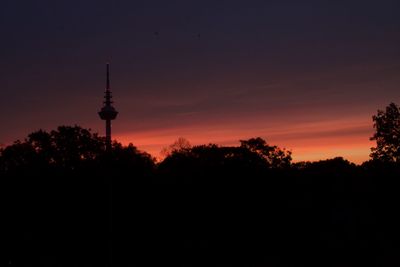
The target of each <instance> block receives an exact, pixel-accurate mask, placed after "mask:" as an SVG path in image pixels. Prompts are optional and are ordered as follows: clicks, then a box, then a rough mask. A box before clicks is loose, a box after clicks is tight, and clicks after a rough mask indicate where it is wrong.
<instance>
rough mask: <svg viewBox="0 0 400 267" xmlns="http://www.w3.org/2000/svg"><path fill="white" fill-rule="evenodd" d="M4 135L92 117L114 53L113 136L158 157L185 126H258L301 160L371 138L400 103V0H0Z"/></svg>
mask: <svg viewBox="0 0 400 267" xmlns="http://www.w3.org/2000/svg"><path fill="white" fill-rule="evenodd" d="M1 5H2V7H1V9H0V34H1V42H0V53H1V54H0V55H1V60H0V73H1V75H0V85H1V90H2V91H1V93H2V94H1V95H2V96H1V98H0V99H1V104H0V114H1V115H0V125H1V129H0V144H3V145H8V144H11V143H12V142H13V141H15V140H17V139H24V138H25V137H26V136H27V135H28V134H29V133H30V132H33V131H35V130H38V129H45V130H51V129H55V128H56V127H57V126H59V125H74V124H77V125H80V126H82V127H85V128H91V129H92V130H93V131H94V132H99V133H100V134H104V122H103V121H101V120H100V119H99V118H98V114H97V112H98V111H99V109H100V108H101V104H102V101H103V99H102V98H103V94H104V88H105V64H106V63H107V62H109V63H110V65H111V89H112V91H113V95H114V101H115V107H116V109H117V110H118V111H119V115H118V118H117V120H115V121H114V122H113V138H115V139H117V140H118V141H120V142H123V143H124V144H128V143H133V144H134V145H136V146H137V147H138V148H139V149H142V150H145V151H147V152H149V153H151V154H152V155H153V156H156V157H159V156H160V153H159V152H160V151H161V150H162V148H163V147H166V146H168V145H169V144H171V143H173V142H174V141H175V140H176V139H178V138H179V137H184V138H186V139H188V140H189V142H191V143H192V144H193V145H196V144H208V143H217V144H220V145H238V144H239V140H241V139H247V138H251V137H258V136H260V137H262V138H264V139H266V140H267V142H268V143H269V144H272V145H278V146H280V147H284V148H286V149H289V150H292V152H293V158H294V160H295V161H303V160H319V159H326V158H332V157H335V156H343V157H345V158H346V159H349V160H350V161H353V162H356V163H360V162H362V161H365V160H367V159H368V157H369V153H370V148H371V147H372V146H373V145H374V143H373V142H371V141H370V140H369V138H370V137H371V136H372V134H373V130H374V129H373V127H372V124H373V122H372V115H374V114H375V113H376V111H377V110H378V109H384V108H385V107H386V106H387V105H388V104H389V103H390V102H395V103H398V104H400V16H399V15H398V14H399V11H400V1H398V0H380V1H377V0H376V1H369V0H364V1H356V0H347V1H340V0H339V1H324V0H318V1H307V0H305V1H298V0H297V1H289V0H279V1H278V0H271V1H269V0H263V1H261V0H254V1H250V0H243V1H235V0H230V1H225V0H220V1H218V0H213V1H209V0H201V1H196V0H191V1H188V0H185V1H183V0H182V1H173V0H169V1H165V0H144V1H139V0H137V1H103V0H96V1H94V0H86V1H84V0H79V1H76V0H70V1H63V0H60V1H52V0H41V1H40V0H39V1H23V0H19V1H18V0H2V4H1Z"/></svg>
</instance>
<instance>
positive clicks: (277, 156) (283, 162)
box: [240, 137, 292, 168]
mask: <svg viewBox="0 0 400 267" xmlns="http://www.w3.org/2000/svg"><path fill="white" fill-rule="evenodd" d="M240 143H241V147H243V148H246V149H248V150H250V151H252V152H255V153H257V154H258V155H260V156H261V157H262V158H263V159H264V160H265V162H266V163H267V165H268V166H269V167H272V168H286V167H289V166H290V163H291V161H292V152H291V151H287V150H285V149H280V148H279V147H277V146H270V145H268V144H267V142H266V141H265V140H264V139H262V138H260V137H257V138H251V139H248V140H240Z"/></svg>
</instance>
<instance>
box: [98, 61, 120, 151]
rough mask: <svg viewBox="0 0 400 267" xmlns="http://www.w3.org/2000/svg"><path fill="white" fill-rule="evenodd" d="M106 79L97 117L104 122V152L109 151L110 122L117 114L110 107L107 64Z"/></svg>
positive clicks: (110, 96)
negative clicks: (101, 104)
mask: <svg viewBox="0 0 400 267" xmlns="http://www.w3.org/2000/svg"><path fill="white" fill-rule="evenodd" d="M106 71H107V78H106V91H105V94H104V102H103V107H102V108H101V110H100V111H99V116H100V118H101V119H102V120H104V121H106V150H107V151H108V152H109V151H111V121H112V120H115V119H116V117H117V115H118V112H117V111H116V110H115V108H114V107H113V106H112V103H113V102H112V101H111V99H112V94H111V89H110V65H109V64H108V63H107V66H106Z"/></svg>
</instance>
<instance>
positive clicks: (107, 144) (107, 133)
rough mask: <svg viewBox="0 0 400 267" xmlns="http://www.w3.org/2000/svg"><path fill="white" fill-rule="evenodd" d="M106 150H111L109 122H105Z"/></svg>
mask: <svg viewBox="0 0 400 267" xmlns="http://www.w3.org/2000/svg"><path fill="white" fill-rule="evenodd" d="M106 150H107V151H110V150H111V120H110V119H108V120H106Z"/></svg>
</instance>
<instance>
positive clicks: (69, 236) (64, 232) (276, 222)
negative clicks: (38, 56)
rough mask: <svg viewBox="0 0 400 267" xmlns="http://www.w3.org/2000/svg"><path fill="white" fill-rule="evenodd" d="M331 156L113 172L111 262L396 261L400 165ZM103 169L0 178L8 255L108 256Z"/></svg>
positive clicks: (31, 258) (58, 261)
mask: <svg viewBox="0 0 400 267" xmlns="http://www.w3.org/2000/svg"><path fill="white" fill-rule="evenodd" d="M330 164H333V165H332V166H329V168H328V166H314V167H308V168H306V169H302V170H294V169H293V170H275V171H274V170H269V171H268V170H264V171H263V172H262V173H248V174H245V173H240V171H235V172H229V171H225V170H219V171H215V170H214V171H215V172H212V173H211V172H210V173H197V174H194V173H192V174H190V177H189V176H185V175H184V174H182V173H174V174H171V173H161V172H159V173H155V174H154V173H153V174H152V175H150V176H149V175H147V174H143V173H142V174H137V175H136V176H135V175H133V174H129V173H126V174H123V173H115V172H113V173H111V174H110V177H112V186H113V190H112V194H113V203H112V207H113V208H112V242H111V243H112V251H113V252H112V261H113V265H114V266H166V265H171V266H399V265H400V258H399V257H398V255H399V252H400V251H399V248H400V242H399V240H400V239H399V238H400V231H399V229H400V221H399V219H398V218H397V217H398V216H397V213H398V207H399V205H398V204H399V203H400V201H399V193H398V190H399V185H400V182H399V177H400V176H399V169H398V168H394V167H393V168H386V167H377V168H372V167H371V169H368V170H365V169H362V168H361V167H354V166H350V165H347V164H346V163H344V162H341V161H340V162H337V163H332V162H331V163H330ZM108 171H110V170H108ZM106 173H107V168H102V169H101V170H98V171H94V173H91V174H89V173H86V174H84V173H80V174H79V175H78V174H77V173H74V172H71V173H70V174H57V175H55V174H54V175H55V176H52V175H50V176H46V177H38V176H33V175H32V176H29V178H28V177H27V176H28V175H27V174H25V175H26V176H25V177H23V176H12V175H9V176H5V177H2V179H1V182H0V183H1V184H0V186H1V197H2V200H1V203H2V207H1V210H2V222H3V223H2V226H1V238H0V240H1V243H2V244H1V245H2V248H1V265H2V266H4V265H7V264H10V263H11V266H13V265H15V266H106V265H108V264H109V261H110V254H109V251H110V250H109V247H108V245H109V244H110V242H109V240H110V235H109V229H110V228H109V227H110V216H109V215H110V214H111V213H110V212H111V211H110V209H109V206H108V203H109V196H110V195H109V192H110V191H109V188H110V184H109V181H107V178H106V177H105V176H106V175H105V174H106ZM19 174H21V173H19ZM47 174H49V173H47Z"/></svg>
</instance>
